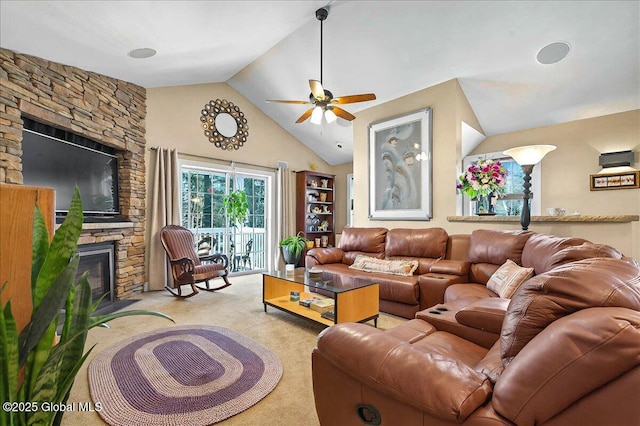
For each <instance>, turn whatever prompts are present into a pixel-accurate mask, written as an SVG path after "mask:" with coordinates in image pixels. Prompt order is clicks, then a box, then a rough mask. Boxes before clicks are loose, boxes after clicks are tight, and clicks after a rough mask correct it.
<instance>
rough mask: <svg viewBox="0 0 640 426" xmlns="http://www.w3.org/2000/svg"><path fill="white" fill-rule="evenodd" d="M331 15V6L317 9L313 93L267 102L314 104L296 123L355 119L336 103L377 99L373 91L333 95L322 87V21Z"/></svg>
mask: <svg viewBox="0 0 640 426" xmlns="http://www.w3.org/2000/svg"><path fill="white" fill-rule="evenodd" d="M328 15H329V8H328V7H322V8H320V9H318V10H316V19H317V20H318V21H320V81H318V80H309V87H310V88H311V94H310V95H309V100H308V101H284V100H268V101H267V102H279V103H283V104H299V105H314V106H313V107H311V108H309V109H308V110H306V111H305V112H304V114H302V115H301V116H300V118H298V119H297V120H296V123H302V122H303V121H305V120H306V119H307V118H309V117H311V122H312V123H313V124H320V123H321V122H322V116H323V115H324V117H325V119H326V120H327V122H328V123H333V122H334V121H336V118H337V117H340V118H343V119H345V120H348V121H352V120H354V119H355V118H356V117H355V115H353V114H351V113H349V112H348V111H345V110H344V109H342V108H340V107H338V106H336V105H344V104H353V103H356V102H365V101H373V100H375V99H376V95H374V94H373V93H365V94H361V95H349V96H340V97H337V98H334V97H333V93H331V92H330V91H328V90H326V89H325V88H324V87H322V22H323V21H324V20H325V19H327V16H328Z"/></svg>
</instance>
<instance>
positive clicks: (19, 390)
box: [0, 187, 173, 425]
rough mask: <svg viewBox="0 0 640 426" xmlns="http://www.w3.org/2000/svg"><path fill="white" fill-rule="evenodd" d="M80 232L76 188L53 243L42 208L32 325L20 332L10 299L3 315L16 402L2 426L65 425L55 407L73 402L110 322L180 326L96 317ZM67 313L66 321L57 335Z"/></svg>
mask: <svg viewBox="0 0 640 426" xmlns="http://www.w3.org/2000/svg"><path fill="white" fill-rule="evenodd" d="M81 230H82V201H81V199H80V193H79V191H78V188H77V187H76V188H75V189H74V195H73V199H72V201H71V207H70V208H69V213H68V215H67V217H66V219H65V220H64V222H63V223H62V225H61V226H60V228H59V229H58V230H57V231H56V232H55V234H54V237H53V240H52V241H51V244H49V236H48V232H47V228H46V225H45V221H44V218H43V216H42V212H41V211H40V209H39V208H38V207H37V206H36V208H35V215H34V224H33V257H32V268H31V295H32V308H33V310H32V315H31V320H30V322H29V323H28V324H27V325H26V326H25V328H24V329H23V330H22V331H21V332H20V334H18V330H17V326H16V321H15V319H14V316H13V312H12V310H11V301H10V300H9V301H7V302H6V304H4V305H3V306H2V312H1V313H0V337H1V338H0V372H1V373H0V375H1V376H2V383H1V385H0V399H1V400H2V401H3V402H4V403H5V404H9V405H6V406H4V405H3V410H0V424H2V425H34V424H37V425H51V424H60V422H61V420H62V415H63V414H64V411H63V410H60V411H57V410H53V409H49V408H50V407H55V404H65V403H66V401H67V399H68V398H69V392H70V390H71V386H72V385H73V382H74V380H75V377H76V374H77V373H78V370H79V369H80V367H81V366H82V364H83V363H84V361H85V360H86V359H87V356H88V355H89V353H90V352H91V351H92V350H93V347H91V348H90V349H89V350H87V351H86V352H84V345H85V342H86V338H87V333H88V331H89V330H90V329H91V328H93V327H96V326H104V327H107V325H106V323H107V322H108V321H111V320H113V319H116V318H120V317H125V316H130V315H155V316H159V317H162V318H166V319H168V320H170V321H173V320H172V319H171V318H170V317H168V316H167V315H165V314H162V313H159V312H153V311H144V310H131V311H120V312H115V313H112V314H108V315H97V316H93V313H94V311H95V310H96V308H97V306H98V305H99V303H100V301H101V300H98V301H96V302H95V303H92V300H91V299H92V298H91V286H90V284H89V281H88V279H87V276H88V272H85V273H84V274H83V275H82V276H81V277H80V279H79V280H78V281H76V279H75V277H76V272H77V269H78V262H79V259H80V258H79V255H78V238H79V236H80V232H81ZM7 284H8V283H4V285H3V286H2V289H0V292H2V290H4V288H5V287H6V285H7ZM62 308H64V309H65V313H64V323H63V324H62V331H61V333H60V335H59V336H58V334H57V333H56V331H57V327H58V318H59V315H60V313H61V309H62ZM58 338H59V341H57V342H56V340H57V339H58ZM7 408H9V409H7ZM14 408H15V409H14Z"/></svg>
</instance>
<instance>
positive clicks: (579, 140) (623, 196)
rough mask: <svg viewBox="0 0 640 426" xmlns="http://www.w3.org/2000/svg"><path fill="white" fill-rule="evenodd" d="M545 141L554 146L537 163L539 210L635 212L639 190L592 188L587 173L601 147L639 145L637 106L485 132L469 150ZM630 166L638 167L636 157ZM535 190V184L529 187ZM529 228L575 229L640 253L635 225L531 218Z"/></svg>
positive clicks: (560, 232) (593, 170)
mask: <svg viewBox="0 0 640 426" xmlns="http://www.w3.org/2000/svg"><path fill="white" fill-rule="evenodd" d="M534 144H549V145H555V146H557V147H558V148H557V149H556V150H555V151H553V152H551V153H549V154H548V155H547V156H546V157H545V158H544V159H543V160H542V163H541V165H540V166H541V171H542V176H541V178H542V188H543V190H542V193H541V196H542V200H541V207H542V211H543V212H544V211H546V208H547V207H562V208H564V209H566V211H567V212H568V213H571V212H574V211H576V210H577V211H579V212H580V213H582V214H595V215H597V214H632V215H638V214H640V190H638V189H624V190H610V191H591V190H590V185H589V179H590V177H589V175H591V174H596V173H598V172H599V171H600V170H601V168H600V166H599V165H598V157H599V156H600V154H602V153H605V152H614V151H624V150H633V151H634V152H636V160H638V154H637V152H638V151H639V150H640V110H635V111H628V112H624V113H619V114H612V115H605V116H601V117H596V118H590V119H585V120H578V121H572V122H569V123H563V124H558V125H555V126H545V127H538V128H534V129H527V130H521V131H518V132H512V133H506V134H502V135H497V136H491V137H488V138H486V139H485V140H484V141H483V142H482V143H481V144H480V145H479V146H478V148H476V150H475V151H474V152H473V153H474V154H482V153H485V152H497V151H504V150H505V149H508V148H512V147H514V146H521V145H534ZM634 167H635V168H640V163H638V162H636V163H635V165H634ZM532 190H533V191H535V188H532ZM530 229H532V230H534V231H538V232H550V233H554V234H558V235H574V236H580V237H583V238H587V239H589V240H591V241H593V242H598V243H606V244H610V245H612V246H614V247H616V248H618V249H620V250H622V251H623V252H624V253H625V254H627V255H630V256H633V257H635V258H640V226H639V225H638V222H632V223H626V224H571V225H569V224H564V223H563V224H558V223H556V224H536V223H534V224H532V226H531V227H530Z"/></svg>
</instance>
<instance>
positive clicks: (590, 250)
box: [547, 242, 622, 269]
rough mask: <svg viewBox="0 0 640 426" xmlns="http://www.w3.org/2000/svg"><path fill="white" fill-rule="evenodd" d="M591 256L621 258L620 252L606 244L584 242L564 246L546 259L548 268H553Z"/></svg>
mask: <svg viewBox="0 0 640 426" xmlns="http://www.w3.org/2000/svg"><path fill="white" fill-rule="evenodd" d="M592 257H610V258H613V259H621V258H622V253H620V252H619V251H618V250H616V249H614V248H613V247H611V246H608V245H606V244H594V243H590V242H585V243H582V244H580V245H579V246H571V247H566V248H564V249H562V250H560V251H558V252H556V253H554V254H552V255H551V256H549V259H548V260H547V263H548V264H549V268H550V269H553V268H555V267H557V266H560V265H564V264H565V263H570V262H575V261H577V260H582V259H589V258H592Z"/></svg>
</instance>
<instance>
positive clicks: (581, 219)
mask: <svg viewBox="0 0 640 426" xmlns="http://www.w3.org/2000/svg"><path fill="white" fill-rule="evenodd" d="M447 220H448V221H449V222H496V223H497V222H518V223H519V222H520V216H447ZM639 220H640V216H638V215H637V214H636V215H634V214H620V215H617V214H605V215H600V214H598V215H596V214H593V215H569V216H531V222H572V223H627V222H638V221H639Z"/></svg>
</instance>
